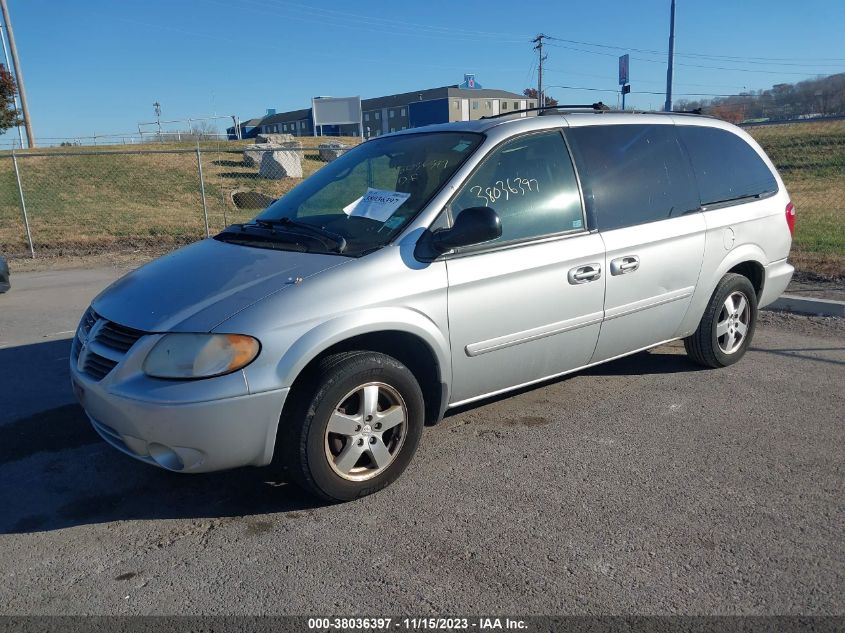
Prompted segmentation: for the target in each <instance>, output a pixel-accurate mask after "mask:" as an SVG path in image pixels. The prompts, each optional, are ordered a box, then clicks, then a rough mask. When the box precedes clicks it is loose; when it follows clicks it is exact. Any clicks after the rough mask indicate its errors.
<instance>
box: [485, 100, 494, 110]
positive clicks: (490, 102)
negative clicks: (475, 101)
mask: <svg viewBox="0 0 845 633" xmlns="http://www.w3.org/2000/svg"><path fill="white" fill-rule="evenodd" d="M484 107H485V108H487V109H488V110H492V109H493V102H492V101H485V102H484Z"/></svg>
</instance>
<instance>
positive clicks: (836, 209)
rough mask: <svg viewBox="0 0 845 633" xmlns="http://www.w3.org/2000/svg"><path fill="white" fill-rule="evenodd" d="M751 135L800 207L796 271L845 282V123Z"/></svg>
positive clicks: (759, 130) (756, 130)
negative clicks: (839, 279) (818, 274)
mask: <svg viewBox="0 0 845 633" xmlns="http://www.w3.org/2000/svg"><path fill="white" fill-rule="evenodd" d="M748 131H749V132H750V133H751V135H752V136H753V137H754V138H755V139H756V140H757V141H758V142H759V143H760V145H762V146H763V149H765V150H766V153H767V154H768V155H769V157H770V158H771V159H772V161H773V162H774V163H775V165H776V166H777V168H778V171H779V172H780V175H781V177H782V178H783V181H784V183H785V184H786V188H787V190H788V191H789V193H790V196H791V197H792V201H793V202H794V203H795V208H796V231H795V240H794V244H793V252H792V259H793V261H794V262H795V264H796V266H797V267H798V268H799V270H805V271H812V272H818V273H823V274H826V275H832V276H836V277H845V121H819V122H813V123H794V124H784V125H766V126H760V127H752V128H749V130H748Z"/></svg>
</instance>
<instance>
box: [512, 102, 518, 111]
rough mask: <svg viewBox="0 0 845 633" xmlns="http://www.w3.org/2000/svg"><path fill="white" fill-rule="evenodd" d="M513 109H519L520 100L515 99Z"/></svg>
mask: <svg viewBox="0 0 845 633" xmlns="http://www.w3.org/2000/svg"><path fill="white" fill-rule="evenodd" d="M513 109H514V110H519V102H518V101H514V102H513Z"/></svg>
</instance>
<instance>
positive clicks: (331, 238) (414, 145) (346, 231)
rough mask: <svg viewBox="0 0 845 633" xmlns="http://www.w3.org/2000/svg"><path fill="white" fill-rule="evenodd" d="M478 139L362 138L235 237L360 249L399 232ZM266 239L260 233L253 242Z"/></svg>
mask: <svg viewBox="0 0 845 633" xmlns="http://www.w3.org/2000/svg"><path fill="white" fill-rule="evenodd" d="M482 140H483V137H482V136H481V135H480V134H473V133H466V132H427V133H426V132H421V133H416V134H403V135H398V136H386V137H384V138H376V139H373V140H370V141H367V142H366V143H362V144H361V145H359V146H358V147H355V148H354V149H352V150H350V151H348V152H346V153H345V154H344V155H342V156H341V157H339V158H337V159H336V160H335V161H333V162H331V163H329V164H328V165H326V166H325V167H323V168H322V169H320V170H319V171H318V172H316V173H315V174H314V175H313V176H311V177H310V178H308V179H306V180H304V181H303V182H302V183H300V184H299V185H297V186H296V187H295V188H294V189H292V190H291V191H290V192H289V193H287V194H285V195H284V196H283V197H282V198H280V199H279V200H277V201H276V202H274V203H273V204H272V205H270V206H269V207H267V209H265V210H264V211H263V212H262V213H261V214H259V215H258V216H257V217H256V218H255V219H254V220H253V221H252V222H251V223H248V224H247V225H245V227H249V230H248V231H246V233H244V232H243V231H242V232H240V233H239V236H238V240H237V241H238V242H239V243H247V242H245V241H244V240H245V239H246V238H245V236H246V234H252V233H256V234H257V233H258V232H260V231H261V230H262V229H264V230H265V232H273V233H274V234H278V236H279V241H280V242H281V243H282V246H281V247H282V248H284V244H283V243H284V240H285V236H286V235H288V236H289V235H291V234H293V235H295V236H296V241H295V242H294V245H293V246H291V250H294V249H295V250H305V251H307V252H326V253H340V254H343V255H350V256H359V255H362V254H365V253H367V252H369V251H371V250H374V249H376V248H378V247H380V246H384V245H385V244H387V243H388V242H389V241H390V240H391V239H392V238H394V237H395V236H396V235H398V234H399V232H400V231H402V229H403V228H404V227H405V226H406V225H407V224H408V222H410V221H411V220H412V219H413V218H414V217H415V216H416V215H417V213H419V211H420V210H422V208H423V207H424V206H425V205H426V204H427V203H428V201H429V200H430V199H431V197H432V196H433V195H434V194H435V193H436V192H437V191H438V190H439V189H440V188H441V187H442V186H443V185H444V184H445V183H446V182H447V181H448V180H449V179H450V178H451V177H452V175H453V174H454V173H455V171H456V170H457V169H458V167H460V166H461V165H462V164H463V162H464V161H465V160H466V159H467V158H468V157H469V156H470V155H471V154H472V153H473V152H474V151H475V150H476V149H477V147H478V146H479V144H480V143H481V141H482ZM221 235H222V234H221ZM287 239H289V238H287ZM232 241H235V240H232ZM267 241H268V239H267V237H266V235H265V236H263V237H261V238H260V239H259V240H258V243H256V244H255V245H256V246H264V247H266V243H267ZM279 247H280V246H279V245H278V244H276V245H274V246H273V248H279Z"/></svg>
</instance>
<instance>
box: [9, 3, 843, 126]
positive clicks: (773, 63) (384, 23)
mask: <svg viewBox="0 0 845 633" xmlns="http://www.w3.org/2000/svg"><path fill="white" fill-rule="evenodd" d="M8 3H9V9H10V11H11V14H12V20H13V26H14V30H15V35H16V39H17V44H18V51H19V54H20V58H21V63H22V66H23V74H24V78H25V79H26V87H27V91H28V96H29V103H30V110H31V115H32V122H33V126H34V129H35V135H36V138H41V139H44V141H45V142H50V141H48V139H50V138H54V139H59V138H64V137H74V136H78V135H83V136H88V135H92V134H94V133H97V134H105V133H129V132H133V131H137V124H138V122H141V121H151V120H153V119H154V113H153V107H152V103H153V102H154V101H156V100H157V101H159V102H160V103H161V104H162V118H163V119H181V118H186V117H201V116H209V115H212V114H217V115H229V114H237V115H239V116H240V117H241V119H247V118H249V117H252V116H257V115H261V114H263V113H264V111H265V109H266V108H277V109H279V110H285V109H294V108H298V107H306V106H307V105H308V103H309V102H310V98H311V97H312V96H314V95H355V94H360V95H361V96H363V97H365V98H366V97H372V96H379V95H383V94H390V93H395V92H403V91H412V90H417V89H420V88H428V87H434V86H442V85H449V84H454V83H460V82H461V81H462V78H463V73H465V72H474V73H475V74H476V77H477V79H478V81H479V82H480V83H481V84H483V85H484V86H485V87H489V88H503V89H508V90H514V91H518V92H521V91H522V89H524V88H525V87H528V86H536V82H537V79H536V58H537V56H536V53H535V52H534V51H533V50H532V44H531V43H530V42H529V40H530V38H531V37H533V36H534V35H536V34H537V33H538V32H543V33H545V34H547V35H551V36H554V37H557V38H560V39H559V40H557V41H551V42H550V44H551V46H549V47H548V49H547V51H548V60H547V62H546V65H547V72H546V74H545V82H544V83H545V84H546V85H548V86H571V87H578V88H598V89H609V90H614V89H615V88H616V83H617V81H616V79H617V77H616V72H617V70H616V69H617V56H618V55H620V54H622V53H623V52H625V50H626V49H624V48H622V49H616V48H612V47H614V46H617V47H630V48H631V49H640V51H641V52H638V51H634V50H631V56H632V59H631V85H632V89H633V91H634V92H635V93H637V92H641V91H642V92H657V93H660V92H661V91H662V90H663V89H664V88H665V77H666V62H665V57H666V56H665V51H666V48H667V39H668V21H669V17H668V13H669V11H668V8H669V0H628V1H623V0H604V1H603V2H560V1H558V0H555V1H542V0H541V1H540V2H533V3H528V2H514V1H513V0H511V1H508V2H503V1H500V0H487V1H485V2H474V1H472V0H461V1H460V2H458V1H455V0H451V1H443V0H426V1H425V2H403V1H402V0H390V1H388V0H369V1H368V2H361V1H360V0H359V1H353V0H325V1H323V2H313V3H309V2H307V0H300V1H299V2H293V1H288V0H169V1H165V0H77V1H73V2H71V1H70V0H8ZM843 25H845V2H841V1H840V0H803V1H802V2H800V3H798V2H794V0H793V1H786V0H742V1H739V0H733V1H728V0H711V1H709V2H701V1H693V0H678V9H677V42H676V52H677V53H678V54H679V56H678V57H677V58H676V63H677V66H676V70H675V93H676V98H682V97H681V93H706V94H734V93H737V92H739V91H741V90H743V89H748V90H755V89H760V88H767V87H770V86H771V85H772V84H774V83H781V82H793V81H799V80H801V79H804V78H807V77H813V76H816V75H818V74H829V73H835V72H842V71H843V70H845V46H843V45H842V41H843V40H842V34H841V29H842V27H843ZM561 40H570V41H561ZM574 42H579V43H574ZM595 44H599V45H602V46H595ZM649 51H655V52H649ZM681 55H692V56H681ZM697 55H706V56H708V57H698V56H697ZM716 56H719V57H716ZM731 58H732V59H731ZM714 67H715V68H714ZM548 94H550V95H552V96H554V97H556V98H557V99H559V100H560V101H562V102H566V103H572V102H575V103H583V102H592V101H595V100H597V99H602V100H604V101H605V102H606V103H611V104H613V105H615V104H616V95H615V94H614V93H613V92H596V91H583V90H573V89H565V88H557V87H550V88H549V89H548ZM628 103H629V105H631V106H636V107H645V108H647V107H654V108H660V107H661V105H662V103H663V97H662V96H661V95H660V94H633V95H631V96H630V97H629V101H628ZM222 123H224V122H222V121H221V127H223V125H222ZM13 135H15V136H16V133H15V132H14V131H12V132H7V133H6V134H5V135H4V138H2V139H0V142H2V143H8V142H9V141H10V140H11V137H12V136H13Z"/></svg>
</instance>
